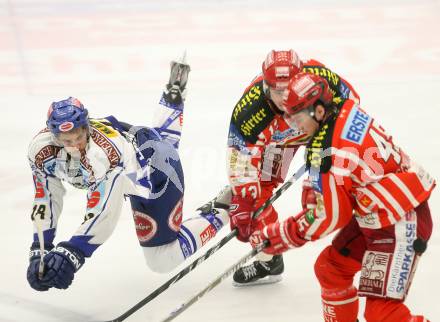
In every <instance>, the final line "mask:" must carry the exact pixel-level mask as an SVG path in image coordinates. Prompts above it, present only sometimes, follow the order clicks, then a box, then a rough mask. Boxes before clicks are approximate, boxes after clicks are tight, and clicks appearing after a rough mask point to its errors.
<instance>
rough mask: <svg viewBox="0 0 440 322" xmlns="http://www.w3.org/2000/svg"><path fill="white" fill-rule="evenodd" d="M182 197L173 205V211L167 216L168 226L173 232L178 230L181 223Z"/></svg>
mask: <svg viewBox="0 0 440 322" xmlns="http://www.w3.org/2000/svg"><path fill="white" fill-rule="evenodd" d="M182 212H183V199H180V200H179V202H178V203H177V204H176V206H175V207H174V209H173V211H171V213H170V216H169V217H168V226H169V227H170V228H171V229H172V230H174V231H175V232H179V230H180V225H181V224H182V217H183V214H182Z"/></svg>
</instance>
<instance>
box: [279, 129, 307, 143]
mask: <svg viewBox="0 0 440 322" xmlns="http://www.w3.org/2000/svg"><path fill="white" fill-rule="evenodd" d="M301 135H303V133H302V132H301V131H300V130H298V129H292V128H290V129H287V130H285V131H282V132H281V131H280V130H276V131H275V132H274V134H273V135H272V140H273V141H275V142H280V141H283V140H284V139H286V138H295V137H297V136H301Z"/></svg>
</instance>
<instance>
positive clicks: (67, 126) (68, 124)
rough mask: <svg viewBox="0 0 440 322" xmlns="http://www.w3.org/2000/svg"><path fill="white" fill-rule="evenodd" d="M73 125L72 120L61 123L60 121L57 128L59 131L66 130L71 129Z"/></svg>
mask: <svg viewBox="0 0 440 322" xmlns="http://www.w3.org/2000/svg"><path fill="white" fill-rule="evenodd" d="M73 127H74V125H73V123H72V122H63V123H61V125H60V126H58V129H59V130H60V131H61V132H68V131H70V130H71V129H73Z"/></svg>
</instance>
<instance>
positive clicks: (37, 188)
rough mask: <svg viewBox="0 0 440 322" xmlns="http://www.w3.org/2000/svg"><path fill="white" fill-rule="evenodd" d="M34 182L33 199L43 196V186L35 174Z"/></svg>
mask: <svg viewBox="0 0 440 322" xmlns="http://www.w3.org/2000/svg"><path fill="white" fill-rule="evenodd" d="M34 182H35V199H41V198H44V197H45V193H44V186H43V184H42V183H41V182H39V181H38V178H37V176H34Z"/></svg>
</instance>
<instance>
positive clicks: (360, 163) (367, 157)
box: [250, 73, 435, 322]
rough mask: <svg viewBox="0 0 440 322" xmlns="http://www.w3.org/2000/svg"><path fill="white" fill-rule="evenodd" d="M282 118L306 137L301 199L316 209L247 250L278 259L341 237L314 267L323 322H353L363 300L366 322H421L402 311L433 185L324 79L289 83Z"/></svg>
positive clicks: (426, 231) (269, 231) (257, 238)
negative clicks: (306, 186) (334, 95)
mask: <svg viewBox="0 0 440 322" xmlns="http://www.w3.org/2000/svg"><path fill="white" fill-rule="evenodd" d="M284 110H285V112H286V114H288V117H289V120H290V121H291V122H294V123H296V124H297V126H298V128H299V129H301V130H302V131H303V132H304V133H306V134H308V135H311V136H312V138H311V140H310V142H309V143H308V146H307V149H306V162H307V167H308V169H309V180H310V181H311V185H312V189H310V190H308V191H307V193H308V198H307V199H308V203H309V205H310V204H314V207H313V208H309V209H303V211H301V212H300V213H299V214H298V215H297V216H294V217H289V218H288V219H287V220H285V221H284V222H281V223H273V224H269V225H268V226H266V227H264V228H263V229H262V230H260V231H256V232H254V233H253V235H252V236H251V237H250V240H251V243H252V244H253V245H256V244H259V243H261V242H262V241H263V240H269V242H270V244H269V246H268V247H267V248H265V250H264V252H266V253H268V254H280V253H282V252H285V251H287V250H288V249H290V248H297V247H301V246H303V245H304V244H305V243H306V242H308V241H313V240H316V239H320V238H323V237H325V236H327V235H328V234H330V233H332V232H334V231H337V230H339V232H338V234H337V235H336V236H335V238H334V239H333V242H332V245H331V246H328V247H327V248H325V249H324V250H323V251H322V252H321V254H320V255H319V257H318V259H317V260H316V263H315V274H316V277H317V279H318V281H319V283H320V285H321V297H322V304H323V315H324V321H332V322H354V321H356V319H357V316H358V296H365V297H366V307H365V313H364V316H365V319H366V320H367V321H369V322H373V321H374V322H378V321H382V322H397V321H399V322H422V321H427V319H426V318H424V317H423V316H415V315H412V314H411V312H410V311H409V309H408V308H407V307H406V306H405V304H404V303H403V302H404V300H405V297H406V295H407V293H408V291H409V287H410V284H411V280H412V278H413V276H414V273H415V270H416V266H417V263H418V261H419V259H420V256H421V255H422V254H423V253H424V252H425V250H426V247H427V242H428V240H429V238H430V236H431V231H432V219H431V213H430V210H429V207H428V198H429V196H430V194H431V191H432V190H433V189H434V186H435V181H434V179H433V178H432V177H430V175H429V174H428V173H427V172H426V171H425V170H424V169H423V168H421V167H420V166H418V165H417V164H416V163H414V162H413V161H412V160H411V159H410V158H409V157H408V155H406V154H405V153H404V152H403V150H401V149H400V148H399V147H397V146H396V145H395V144H394V142H393V140H392V138H391V136H389V135H388V134H386V132H385V131H384V129H383V128H382V127H381V126H380V125H379V124H378V123H377V121H376V120H374V119H373V118H372V117H371V116H369V115H368V114H367V113H366V112H365V111H364V110H362V109H361V108H360V107H359V105H358V104H357V103H355V102H353V101H351V100H347V101H346V102H345V103H344V104H343V105H342V106H340V107H338V106H336V105H335V104H333V103H332V100H331V92H330V91H329V88H328V84H327V83H326V81H324V80H323V79H322V78H318V77H316V76H315V75H310V74H305V73H300V74H297V75H296V76H295V77H294V78H293V79H292V80H291V82H290V83H289V86H288V88H287V90H286V91H285V93H284ZM359 271H360V272H361V274H360V282H359V285H358V288H356V287H355V286H354V283H353V278H354V275H355V274H356V273H357V272H359Z"/></svg>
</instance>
